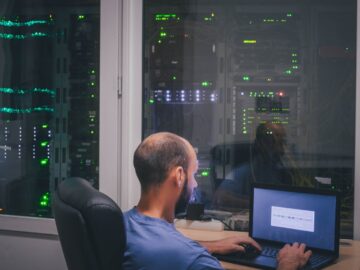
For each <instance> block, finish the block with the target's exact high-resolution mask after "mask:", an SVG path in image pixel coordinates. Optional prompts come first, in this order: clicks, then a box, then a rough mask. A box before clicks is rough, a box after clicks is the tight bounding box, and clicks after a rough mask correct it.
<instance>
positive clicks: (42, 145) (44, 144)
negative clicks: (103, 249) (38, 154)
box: [40, 141, 49, 147]
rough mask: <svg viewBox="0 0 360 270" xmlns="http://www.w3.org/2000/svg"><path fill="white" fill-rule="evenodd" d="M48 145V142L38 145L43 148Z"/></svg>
mask: <svg viewBox="0 0 360 270" xmlns="http://www.w3.org/2000/svg"><path fill="white" fill-rule="evenodd" d="M48 144H49V142H47V141H44V142H41V143H40V145H41V147H45V146H47V145H48Z"/></svg>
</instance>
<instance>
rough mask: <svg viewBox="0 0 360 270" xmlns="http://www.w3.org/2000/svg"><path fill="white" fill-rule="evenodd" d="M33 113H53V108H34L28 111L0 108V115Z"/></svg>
mask: <svg viewBox="0 0 360 270" xmlns="http://www.w3.org/2000/svg"><path fill="white" fill-rule="evenodd" d="M33 112H54V109H53V108H49V107H35V108H29V109H14V108H8V107H2V108H0V113H19V114H20V113H33Z"/></svg>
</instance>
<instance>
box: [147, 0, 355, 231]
mask: <svg viewBox="0 0 360 270" xmlns="http://www.w3.org/2000/svg"><path fill="white" fill-rule="evenodd" d="M143 5H144V33H143V35H144V36H143V40H144V45H143V46H144V47H143V59H144V60H143V137H145V136H148V135H149V134H151V133H154V132H158V131H170V132H174V133H177V134H179V135H181V136H184V137H185V138H187V139H188V140H189V141H190V142H191V143H192V145H193V146H194V147H195V148H196V149H197V151H198V159H199V170H198V173H197V177H196V179H197V181H198V189H197V190H196V192H195V194H194V196H195V198H196V200H198V201H200V202H203V203H205V205H206V208H207V211H208V212H209V213H212V214H216V215H219V217H220V218H222V219H224V221H225V222H226V223H227V224H228V225H229V226H230V227H232V228H233V229H240V230H241V229H247V227H248V206H249V187H250V184H251V183H252V182H264V183H273V184H285V185H293V186H308V187H315V188H323V189H336V190H339V191H340V192H341V193H342V206H341V234H342V237H352V233H353V208H354V207H353V204H354V147H355V67H356V65H355V64H356V16H357V14H356V1H355V0H346V1H344V0H331V1H302V2H301V3H299V2H297V1H288V0H287V1H285V0H276V1H275V0H274V1H262V0H256V1H246V0H239V1H232V0H225V1H211V0H197V1H171V2H169V1H160V0H158V1H156V0H153V1H143Z"/></svg>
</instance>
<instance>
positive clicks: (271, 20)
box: [263, 19, 275, 23]
mask: <svg viewBox="0 0 360 270" xmlns="http://www.w3.org/2000/svg"><path fill="white" fill-rule="evenodd" d="M263 22H264V23H273V22H275V20H274V19H264V20H263Z"/></svg>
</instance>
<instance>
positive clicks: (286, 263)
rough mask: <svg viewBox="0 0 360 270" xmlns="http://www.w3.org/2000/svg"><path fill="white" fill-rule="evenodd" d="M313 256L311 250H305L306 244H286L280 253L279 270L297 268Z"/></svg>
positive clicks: (293, 269) (278, 257)
mask: <svg viewBox="0 0 360 270" xmlns="http://www.w3.org/2000/svg"><path fill="white" fill-rule="evenodd" d="M310 256H311V250H308V251H306V252H305V244H299V243H294V244H293V245H289V244H286V245H285V246H284V247H283V248H282V249H281V250H280V251H279V253H278V256H277V261H278V267H277V270H296V269H300V268H301V267H303V266H304V265H305V264H306V263H307V261H308V260H309V258H310Z"/></svg>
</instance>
